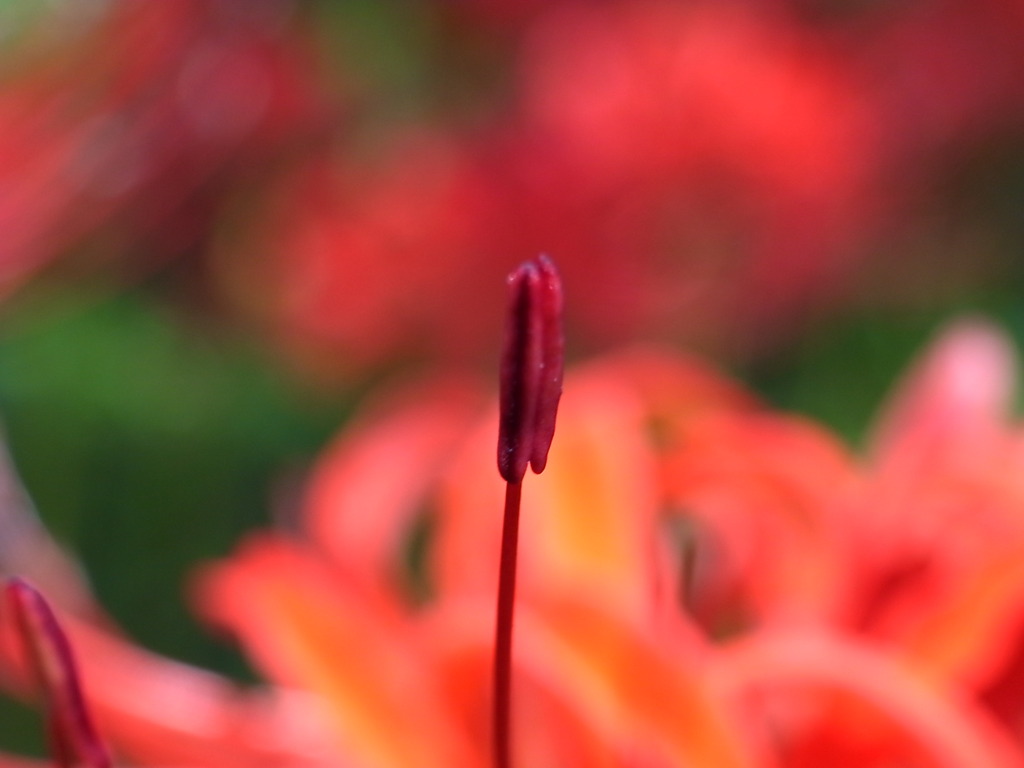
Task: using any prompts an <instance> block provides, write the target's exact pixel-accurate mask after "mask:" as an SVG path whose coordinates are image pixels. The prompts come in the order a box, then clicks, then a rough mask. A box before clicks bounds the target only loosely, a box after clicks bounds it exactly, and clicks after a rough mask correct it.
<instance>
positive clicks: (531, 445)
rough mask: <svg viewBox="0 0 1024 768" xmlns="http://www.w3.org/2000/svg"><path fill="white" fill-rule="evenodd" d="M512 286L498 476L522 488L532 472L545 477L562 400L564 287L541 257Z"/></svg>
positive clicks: (526, 265) (513, 276)
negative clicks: (524, 476) (520, 484)
mask: <svg viewBox="0 0 1024 768" xmlns="http://www.w3.org/2000/svg"><path fill="white" fill-rule="evenodd" d="M508 283H509V313H508V324H507V326H506V330H505V345H504V350H503V353H502V359H501V386H500V404H501V416H500V421H499V425H498V471H499V472H500V473H501V476H502V477H503V478H504V479H505V480H506V481H508V482H510V483H518V482H520V481H521V480H522V479H523V475H524V474H525V473H526V467H527V466H530V467H531V468H532V469H533V471H534V472H541V471H542V470H543V469H544V466H545V464H546V463H547V456H548V449H549V448H550V446H551V439H552V437H553V436H554V433H555V416H556V413H557V411H558V400H559V398H560V397H561V395H562V371H563V368H564V358H565V334H564V332H563V330H562V306H563V295H562V281H561V278H560V277H559V275H558V270H557V269H556V268H555V265H554V263H553V262H552V261H551V259H549V258H548V257H547V256H541V257H540V258H538V259H536V260H534V261H528V262H526V263H524V264H522V265H521V266H520V267H519V268H518V269H516V270H515V271H514V272H512V274H511V275H509V278H508Z"/></svg>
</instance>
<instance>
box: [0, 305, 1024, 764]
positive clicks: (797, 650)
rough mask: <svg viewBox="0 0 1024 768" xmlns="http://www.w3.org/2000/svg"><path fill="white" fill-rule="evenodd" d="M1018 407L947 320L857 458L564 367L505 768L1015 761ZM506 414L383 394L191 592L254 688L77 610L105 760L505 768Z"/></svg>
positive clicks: (529, 562)
mask: <svg viewBox="0 0 1024 768" xmlns="http://www.w3.org/2000/svg"><path fill="white" fill-rule="evenodd" d="M1014 385H1015V381H1014V357H1013V352H1012V347H1011V346H1010V345H1009V343H1008V342H1007V340H1006V339H1005V338H1004V337H1003V336H1002V335H1001V334H1000V333H999V332H998V331H997V330H995V329H994V328H992V327H991V326H989V325H987V324H985V323H983V322H981V321H977V320H971V321H963V322H960V323H958V324H955V325H954V326H952V327H951V328H950V329H948V330H947V331H946V332H945V333H944V334H942V335H941V336H940V337H939V339H938V340H937V341H936V342H935V343H934V344H933V346H932V347H931V348H930V349H929V350H928V351H926V353H925V354H924V356H923V357H922V359H921V361H920V362H919V363H918V364H917V365H916V366H915V367H914V368H913V369H912V371H911V372H910V374H909V375H908V377H907V378H906V380H905V381H904V382H903V383H902V384H901V385H900V387H899V388H898V389H897V390H896V392H895V394H894V396H893V397H892V398H891V400H890V404H889V406H888V407H887V408H886V409H885V410H884V411H883V412H882V415H881V416H880V418H879V421H878V423H877V425H876V429H875V431H874V433H873V437H872V439H871V442H870V445H869V447H868V449H867V450H866V452H865V455H864V456H862V457H858V456H856V455H854V454H853V453H852V452H851V451H850V450H849V449H847V448H846V447H844V446H843V445H842V444H841V443H840V442H839V441H838V440H837V439H836V438H834V437H833V436H831V435H830V434H829V433H828V432H827V431H826V430H825V429H823V428H821V427H820V426H817V425H815V424H813V423H811V422H809V421H808V420H806V419H802V418H799V417H796V416H792V415H786V414H779V413H776V412H773V411H772V410H771V409H770V408H768V407H766V406H765V405H764V404H762V403H760V402H759V401H758V400H757V398H755V397H754V396H752V395H751V394H749V393H748V392H746V391H745V390H744V389H743V388H742V387H739V386H738V385H736V384H734V383H732V382H730V381H729V380H727V379H725V378H723V377H721V376H719V375H718V374H716V373H714V372H712V371H710V370H708V369H707V368H706V367H705V366H703V365H702V364H700V363H699V362H697V361H695V360H693V359H690V358H686V357H682V356H680V355H678V354H676V353H671V352H666V351H664V350H652V349H645V350H632V351H626V352H621V353H618V354H616V355H612V356H607V357H605V358H602V359H598V360H596V361H594V362H592V363H589V364H587V365H584V366H578V367H576V368H575V369H573V370H570V371H569V372H568V373H567V375H566V378H565V381H564V397H563V399H562V403H561V406H560V412H559V425H558V435H557V438H556V440H555V441H554V443H553V444H552V447H551V453H550V458H549V462H548V465H547V468H546V470H545V472H544V474H543V475H540V476H538V477H535V478H531V483H530V485H529V487H528V488H526V489H525V491H524V493H523V497H522V503H523V515H522V527H521V539H520V551H521V560H520V568H521V570H520V574H519V576H520V590H519V593H518V595H519V603H518V606H517V640H516V647H515V656H514V665H515V666H514V674H515V676H516V685H517V688H516V691H517V695H516V697H515V699H514V711H513V718H514V720H515V724H516V727H515V729H514V738H515V750H514V752H515V755H516V764H519V765H530V766H541V767H543V766H555V765H559V766H562V765H582V766H600V767H604V766H609V767H610V766H632V767H636V766H666V767H667V766H702V767H706V768H732V767H733V766H735V767H737V768H740V767H744V768H804V767H805V766H806V767H809V766H820V765H825V764H827V765H836V766H860V767H865V766H866V767H867V768H873V767H875V766H877V767H878V768H881V767H882V766H891V765H907V766H915V767H921V768H933V767H939V766H941V767H942V768H968V767H970V768H974V767H975V766H991V767H992V768H1004V767H1005V768H1011V767H1019V766H1024V728H1022V725H1021V724H1022V723H1024V718H1022V714H1024V694H1022V693H1021V690H1022V687H1021V685H1020V684H1019V683H1020V680H1021V675H1022V670H1024V566H1022V565H1021V563H1022V562H1024V558H1022V557H1021V555H1022V552H1024V535H1022V533H1024V523H1022V522H1021V520H1024V518H1022V516H1021V510H1022V509H1024V486H1022V483H1021V481H1020V480H1019V478H1020V477H1021V472H1020V471H1019V470H1020V463H1021V462H1022V461H1024V452H1022V446H1024V443H1022V433H1021V431H1020V428H1019V427H1018V426H1016V425H1015V424H1014V423H1013V422H1012V420H1011V419H1010V417H1009V415H1008V405H1009V400H1010V397H1011V395H1012V393H1013V391H1014ZM487 391H488V390H487V388H485V387H483V386H480V385H478V384H476V383H474V382H467V381H463V380H451V379H437V380H434V381H430V382H423V383H421V384H420V385H417V386H414V387H410V388H408V389H407V390H405V391H402V392H392V393H391V394H389V395H382V396H381V397H380V399H379V400H378V402H377V403H376V404H373V405H370V406H368V407H367V409H366V410H365V411H364V412H363V414H362V415H361V416H360V417H358V418H357V419H356V420H355V421H354V422H353V423H351V424H349V425H348V426H347V427H346V428H345V430H344V431H343V432H342V433H341V435H339V437H338V439H337V441H336V442H335V444H334V445H332V446H331V447H330V448H329V449H328V450H327V451H326V452H325V453H324V455H323V456H322V458H321V459H320V461H319V462H318V464H317V466H316V467H315V468H314V471H313V473H312V476H311V479H310V483H309V487H308V494H307V497H306V504H305V507H304V510H303V516H302V518H301V519H300V520H298V521H296V522H297V524H298V527H297V529H296V530H292V531H290V532H286V531H280V530H273V531H265V532H261V533H257V534H253V535H252V536H251V537H249V538H248V539H247V540H246V541H244V542H243V543H242V544H241V545H240V546H239V548H238V549H237V551H236V552H234V553H233V554H232V555H230V556H229V557H227V558H225V559H223V560H221V561H219V562H215V563H211V564H208V565H206V566H204V567H203V568H202V569H201V570H200V571H199V572H198V574H197V576H196V580H195V582H194V584H193V588H192V595H193V599H194V601H195V604H196V606H197V608H198V610H199V611H200V613H201V614H202V615H203V616H204V617H206V618H207V619H209V620H211V621H212V622H214V623H215V624H216V625H218V626H220V627H222V628H226V629H228V630H230V631H231V632H232V633H233V634H234V635H235V636H236V637H237V638H238V639H239V641H240V642H241V643H242V645H243V647H244V648H245V649H246V650H247V652H248V653H249V655H250V656H251V657H252V658H253V660H254V661H255V662H256V664H257V665H258V666H259V668H260V669H262V670H263V671H264V672H265V673H266V675H267V677H268V679H269V681H270V687H269V688H267V689H266V690H265V691H263V692H260V693H256V692H249V693H244V694H243V693H240V692H238V691H237V690H235V689H232V688H230V687H228V686H227V684H225V683H224V682H223V681H219V680H216V679H214V678H210V677H207V676H205V675H204V674H202V673H200V672H198V671H196V670H192V669H189V668H182V667H175V666H172V665H171V663H170V662H167V661H164V660H159V659H155V658H153V657H150V656H148V655H145V654H143V653H142V652H141V651H138V650H136V649H133V648H131V647H130V646H129V645H128V644H127V643H126V641H124V640H123V639H120V638H118V637H117V636H116V635H113V634H112V633H111V632H110V630H109V629H105V628H103V627H102V626H97V625H96V624H95V622H93V623H92V624H89V623H87V622H83V621H82V620H80V619H75V618H73V617H68V616H65V620H66V621H67V623H68V626H69V629H70V631H71V635H72V637H73V639H74V642H75V644H76V646H77V647H78V648H79V649H80V654H79V655H80V658H81V659H82V667H83V672H84V675H85V682H86V684H87V693H88V694H89V695H90V698H91V701H92V706H93V708H94V710H95V713H96V719H97V721H98V725H99V728H100V730H101V731H102V732H104V733H105V734H106V735H107V736H108V738H109V740H110V741H111V743H112V744H113V746H114V747H115V750H116V751H117V754H123V755H125V756H126V757H128V758H130V759H131V760H132V761H134V762H138V763H140V764H153V765H158V764H160V765H166V764H169V763H172V762H173V763H178V764H186V763H187V764H191V765H197V766H198V765H211V766H212V765H222V764H224V763H225V762H231V763H232V764H238V765H266V764H275V765H278V764H279V765H293V764H295V765H298V764H302V765H314V764H326V763H327V762H334V763H341V764H344V765H351V766H357V767H358V768H398V767H399V766H402V767H403V768H408V767H411V768H418V767H420V766H423V767H424V768H430V767H431V766H450V765H460V766H469V767H470V768H472V767H473V766H485V765H488V759H487V744H488V738H489V733H488V731H489V724H488V704H489V699H490V690H489V680H490V676H489V665H490V654H491V644H492V629H493V627H492V616H493V613H492V609H493V599H494V593H495V585H496V578H497V552H498V539H499V534H500V526H501V521H500V516H499V515H498V514H497V510H499V509H500V508H501V504H500V502H501V493H502V484H501V481H500V479H499V478H498V477H497V475H496V473H495V472H494V467H493V462H494V455H493V446H494V440H495V434H496V431H495V419H494V412H495V406H494V403H493V401H491V399H490V397H489V396H488V395H487V394H486V392H487ZM5 664H9V661H7V662H5ZM5 668H7V667H6V666H5ZM176 701H182V702H183V704H181V705H180V706H178V705H177V704H173V703H174V702H176ZM169 702H170V703H169ZM172 704H173V705H172ZM296 717H298V718H299V720H300V721H301V727H302V729H303V731H302V735H301V738H300V737H299V732H298V730H297V726H296Z"/></svg>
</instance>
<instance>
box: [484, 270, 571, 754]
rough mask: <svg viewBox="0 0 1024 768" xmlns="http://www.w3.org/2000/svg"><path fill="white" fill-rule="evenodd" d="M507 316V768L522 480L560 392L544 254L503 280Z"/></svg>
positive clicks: (502, 465)
mask: <svg viewBox="0 0 1024 768" xmlns="http://www.w3.org/2000/svg"><path fill="white" fill-rule="evenodd" d="M508 282H509V289H510V297H509V316H508V327H507V329H506V335H505V348H504V351H503V354H502V359H501V395H500V399H501V414H500V421H499V425H498V471H499V472H500V473H501V476H502V477H503V478H504V479H505V480H506V481H507V486H506V488H505V515H504V523H503V526H502V532H501V563H500V566H499V580H498V611H497V622H496V627H495V639H494V722H493V738H494V765H495V768H511V764H512V759H511V722H510V721H511V709H512V623H513V618H514V615H515V614H514V608H515V592H516V550H517V545H518V540H519V503H520V498H521V494H522V480H523V475H525V474H526V467H527V465H529V466H530V467H531V468H532V469H533V471H534V472H538V473H539V472H541V471H542V470H543V469H544V466H545V465H546V464H547V458H548V449H549V448H550V446H551V438H552V437H553V436H554V433H555V415H556V412H557V410H558V400H559V398H560V397H561V395H562V370H563V359H564V356H565V341H564V335H563V332H562V303H563V299H562V282H561V279H560V278H559V276H558V271H557V270H556V269H555V265H554V264H552V263H551V261H550V260H549V259H548V258H547V257H546V256H541V257H540V258H539V259H537V261H531V262H526V263H525V264H523V265H522V266H520V267H519V268H518V269H517V270H516V271H515V272H513V273H512V274H511V275H509V279H508Z"/></svg>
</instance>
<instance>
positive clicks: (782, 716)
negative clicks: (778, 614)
mask: <svg viewBox="0 0 1024 768" xmlns="http://www.w3.org/2000/svg"><path fill="white" fill-rule="evenodd" d="M721 662H722V663H721V666H720V667H719V668H718V669H719V671H720V672H721V673H722V674H723V680H724V681H725V682H726V684H727V685H728V686H729V687H731V688H732V690H733V691H734V693H735V695H736V696H737V698H738V699H740V700H744V701H745V702H746V704H747V706H748V707H749V711H750V713H751V718H752V722H754V723H759V726H760V728H761V729H763V730H764V731H765V733H766V735H770V737H771V740H772V741H773V742H774V743H775V744H776V745H777V750H778V752H779V756H780V761H781V762H782V763H783V764H784V765H786V766H787V768H803V767H804V766H806V767H807V768H812V766H820V765H829V766H836V768H845V767H846V766H849V767H850V768H854V767H856V768H873V767H875V766H877V767H878V768H882V766H891V765H914V766H919V767H920V768H925V767H927V768H975V766H986V767H987V768H1021V766H1024V757H1022V755H1021V754H1020V751H1019V750H1018V749H1017V748H1016V746H1015V745H1014V744H1013V743H1012V742H1011V741H1010V739H1009V738H1008V735H1007V734H1006V733H1005V732H1004V731H1003V730H1002V729H1001V728H1000V727H999V726H998V725H997V724H996V723H995V721H994V719H993V718H991V717H990V716H989V715H988V714H987V713H986V712H985V711H983V710H982V709H981V708H980V707H978V706H976V705H974V704H972V703H970V702H969V701H966V700H964V699H962V698H961V697H959V696H958V695H957V694H956V693H955V692H954V691H953V690H951V689H947V688H944V687H942V686H934V685H931V684H928V683H926V682H925V681H924V680H923V679H922V678H919V677H916V676H915V675H914V674H913V673H912V670H911V669H910V668H909V667H907V666H904V665H902V664H901V663H899V661H898V660H897V659H895V658H891V657H886V656H884V655H882V654H880V653H878V652H877V651H874V650H872V649H871V648H870V647H868V646H863V645H858V644H855V643H853V642H850V641H848V640H844V639H841V638H839V637H831V636H828V635H824V634H814V633H810V632H802V633H799V634H798V633H773V634H762V635H760V636H755V637H753V638H752V639H750V640H747V641H745V642H743V643H740V644H738V645H737V646H736V647H734V648H732V649H730V650H729V651H728V652H727V653H726V654H725V656H724V657H723V658H722V659H721Z"/></svg>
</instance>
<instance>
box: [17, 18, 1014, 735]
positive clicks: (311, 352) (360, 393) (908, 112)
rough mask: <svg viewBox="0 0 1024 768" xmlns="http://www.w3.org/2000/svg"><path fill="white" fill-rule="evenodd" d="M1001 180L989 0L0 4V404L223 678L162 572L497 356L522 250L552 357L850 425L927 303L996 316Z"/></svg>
mask: <svg viewBox="0 0 1024 768" xmlns="http://www.w3.org/2000/svg"><path fill="white" fill-rule="evenodd" d="M1022 203H1024V5H1022V4H1021V3H1020V2H1018V1H1017V0H906V1H904V2H887V1H886V0H761V1H760V2H741V1H740V0H736V1H735V2H731V1H730V0H707V2H687V1H686V0H674V1H669V0H665V1H664V2H661V1H657V0H591V1H590V2H582V1H580V2H576V1H574V0H160V2H147V1H145V0H0V313H2V317H0V415H2V420H3V423H4V429H5V431H6V438H7V442H8V447H9V450H10V452H11V454H12V456H13V460H14V462H15V464H16V466H17V469H18V472H19V473H20V476H21V479H22V480H23V482H24V484H25V486H26V488H27V490H28V492H29V494H30V495H31V497H32V499H33V501H34V503H35V506H36V508H37V509H38V513H39V515H40V517H41V518H42V519H43V520H44V521H45V523H46V525H47V526H48V527H49V528H50V529H51V530H52V531H53V532H54V534H55V535H56V536H57V538H58V539H59V540H60V541H62V542H64V543H65V544H67V545H68V547H69V548H70V549H71V550H72V551H74V552H75V553H76V554H78V555H79V556H80V557H81V558H82V561H83V562H84V564H85V566H86V568H87V570H88V573H89V574H90V577H91V579H92V582H93V584H94V586H95V588H96V591H97V592H98V594H99V596H100V598H101V600H102V602H103V603H104V604H105V605H106V606H107V607H108V608H109V610H110V612H111V613H112V614H113V615H114V616H115V617H117V619H118V620H119V621H121V622H122V623H123V624H124V625H125V626H126V627H127V629H128V630H129V631H130V632H131V633H132V634H133V635H134V637H135V638H136V639H138V640H139V641H140V642H141V643H142V644H143V645H146V646H148V647H150V648H152V649H155V650H157V651H160V652H163V653H166V654H169V655H172V656H175V657H178V658H183V659H186V660H188V661H191V662H194V663H198V664H201V665H205V666H213V667H214V668H217V669H221V670H226V671H229V672H231V673H232V674H235V675H242V676H244V675H246V674H247V673H246V671H245V669H244V665H243V662H242V661H241V660H240V659H239V658H238V657H236V656H235V655H234V654H233V652H232V651H231V650H230V649H229V648H227V647H226V646H225V645H224V644H221V643H218V642H216V639H213V638H210V637H209V635H208V634H206V633H205V632H204V631H203V630H202V629H200V628H199V627H198V625H197V623H196V622H195V620H194V619H192V618H191V617H190V616H189V615H188V612H187V610H186V608H185V604H184V600H183V599H182V584H183V582H184V580H185V578H186V576H187V573H188V570H189V567H190V565H191V564H193V563H195V562H196V561H198V560H202V559H205V558H210V557H213V556H216V555H220V554H223V553H224V552H226V551H227V550H228V549H229V548H230V545H231V543H232V542H233V541H235V540H236V539H237V538H238V536H239V534H240V533H241V532H242V531H244V530H246V529H248V528H252V527H254V526H257V525H260V524H262V523H265V522H266V521H267V520H268V519H270V518H272V517H273V516H276V515H285V516H286V515H287V513H288V510H289V509H290V508H292V507H294V505H295V504H296V503H297V499H298V498H299V497H300V494H301V487H302V477H303V473H304V470H305V469H306V468H307V467H308V465H309V462H310V461H311V460H312V459H313V457H315V456H316V454H317V453H318V451H319V450H320V449H321V448H322V446H323V445H324V444H325V442H326V441H327V440H328V439H329V438H330V436H331V435H332V434H334V433H335V432H336V431H337V430H338V429H340V428H342V427H343V425H344V424H345V421H346V419H347V417H348V416H349V415H350V414H351V413H352V412H353V410H354V409H355V408H357V407H358V405H359V403H360V402H361V401H362V399H363V398H364V397H365V395H366V394H367V393H368V392H370V391H371V390H374V389H375V388H377V387H380V386H386V385H388V384H390V383H393V382H396V381H400V380H403V379H405V378H407V377H410V376H414V375H416V374H417V373H420V372H423V371H426V370H428V369H438V368H441V369H447V368H458V369H468V370H470V371H472V372H476V373H478V374H481V375H484V376H488V377H491V376H492V375H493V374H492V371H493V370H494V368H495V361H496V359H497V356H498V346H499V341H498V339H499V328H500V324H501V321H502V316H503V311H504V309H503V299H504V284H503V278H504V276H505V274H506V273H507V272H508V270H509V269H510V268H511V267H513V266H514V265H515V264H517V263H518V262H520V261H522V260H524V259H526V258H531V257H533V256H534V255H536V254H537V253H538V252H547V253H550V254H551V255H552V256H553V257H554V258H555V259H556V260H557V262H558V263H559V265H560V267H561V269H562V271H563V275H564V278H565V282H566V285H567V291H568V307H567V309H568V318H567V322H568V332H569V338H570V351H571V354H572V357H573V359H583V358H586V357H589V356H592V355H594V354H598V353H600V352H601V351H602V350H605V349H610V348H612V347H617V346H619V345H622V344H628V343H637V342H655V343H663V344H669V345H673V346H675V347H678V348H683V349H688V350H696V351H699V352H700V353H701V354H703V355H705V356H707V357H709V358H710V359H711V360H713V361H715V364H717V365H720V366H723V367H726V368H728V369H730V370H731V371H733V372H734V373H735V374H736V375H737V376H738V377H739V378H740V379H741V380H742V381H744V382H746V383H748V384H749V385H750V386H752V387H753V388H755V389H756V390H757V391H759V392H761V393H762V395H763V396H764V397H765V398H766V399H767V400H768V401H769V402H771V403H773V404H775V405H777V406H778V407H781V408H784V409H789V410H797V411H800V412H803V413H806V414H809V415H811V416H813V417H816V418H819V419H822V420H824V421H825V422H826V423H827V424H829V425H831V426H832V427H833V428H835V429H837V430H838V431H839V432H840V433H841V434H843V435H844V437H846V438H847V439H849V440H850V441H852V442H853V443H854V444H856V443H857V441H858V440H859V438H860V435H861V433H862V431H863V430H864V429H865V428H866V427H867V425H868V424H869V420H870V417H871V413H872V411H873V409H874V407H875V406H876V405H877V404H878V402H879V401H880V400H881V398H882V397H883V395H884V393H885V391H886V389H887V387H888V386H889V384H890V383H891V382H892V381H893V379H894V377H895V375H896V373H897V372H898V371H899V370H900V369H901V368H902V367H903V366H904V365H905V364H906V363H907V361H908V360H909V359H910V357H911V355H912V353H913V351H914V350H915V349H917V348H918V347H919V346H920V345H921V344H922V343H923V342H924V340H926V339H927V338H928V337H929V336H930V335H931V334H932V333H933V332H934V331H935V329H936V328H937V326H938V325H939V324H940V323H941V322H942V321H943V320H944V319H947V318H950V317H953V316H956V315H959V314H962V313H964V312H981V313H984V314H986V315H989V316H993V317H995V318H996V319H997V320H999V321H1000V322H1001V323H1002V324H1003V325H1004V326H1005V327H1007V328H1008V329H1009V330H1010V332H1011V333H1013V334H1014V335H1015V336H1016V338H1017V339H1018V340H1024V290H1022V289H1024V261H1022V259H1021V258H1020V257H1021V253H1022V249H1024V214H1022ZM5 706H6V705H5ZM5 717H6V716H5ZM10 717H11V718H13V720H11V719H9V720H8V722H11V723H13V724H14V725H13V726H12V727H13V728H14V729H15V730H17V729H18V728H20V727H21V725H20V723H21V721H20V720H19V719H18V716H17V715H14V714H12V715H10ZM4 744H5V745H7V746H11V747H14V746H17V742H16V740H15V739H14V737H11V738H10V739H8V738H6V737H5V739H4Z"/></svg>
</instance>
